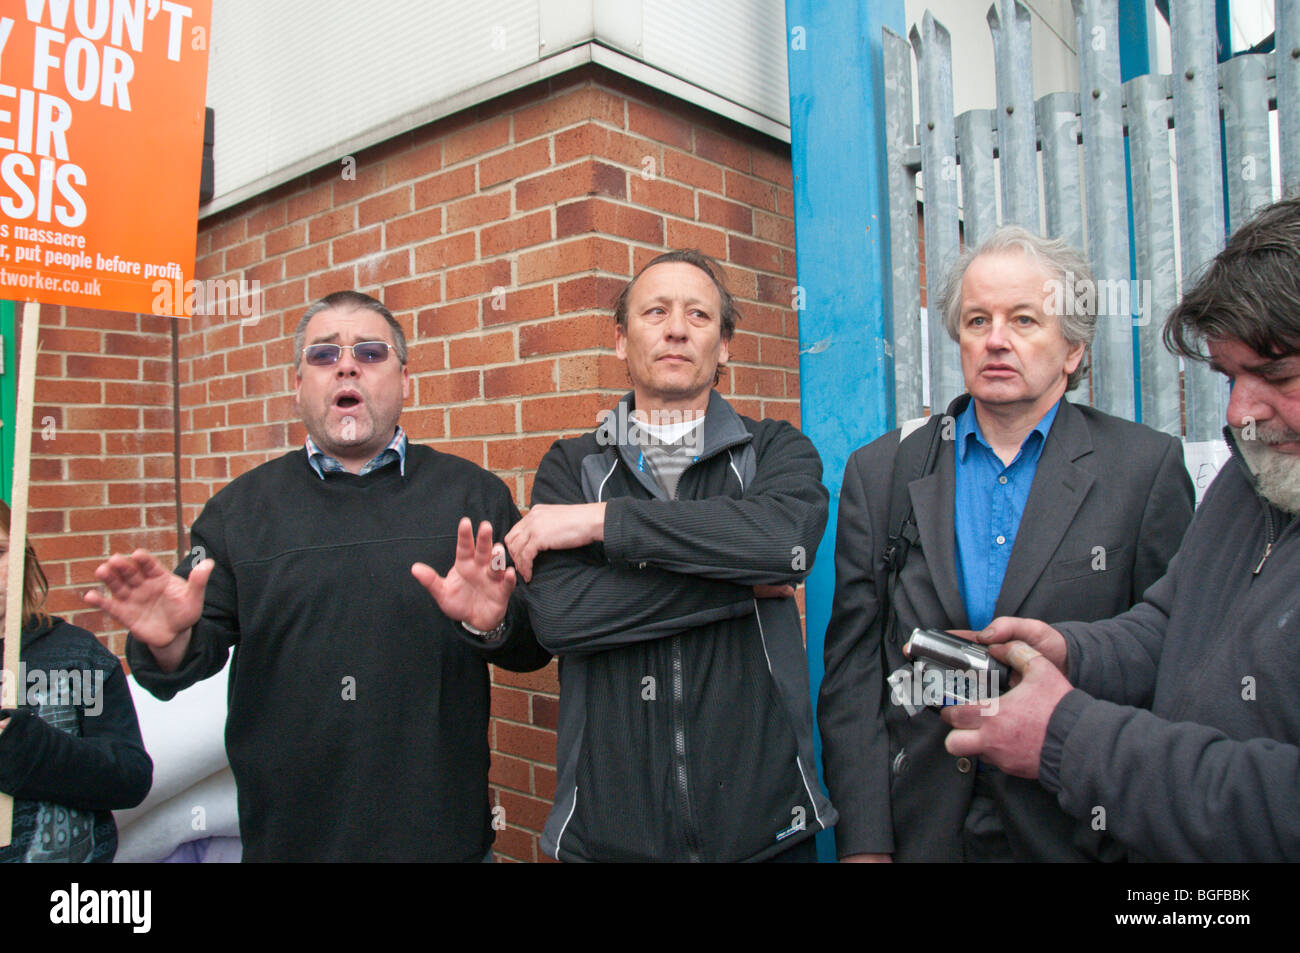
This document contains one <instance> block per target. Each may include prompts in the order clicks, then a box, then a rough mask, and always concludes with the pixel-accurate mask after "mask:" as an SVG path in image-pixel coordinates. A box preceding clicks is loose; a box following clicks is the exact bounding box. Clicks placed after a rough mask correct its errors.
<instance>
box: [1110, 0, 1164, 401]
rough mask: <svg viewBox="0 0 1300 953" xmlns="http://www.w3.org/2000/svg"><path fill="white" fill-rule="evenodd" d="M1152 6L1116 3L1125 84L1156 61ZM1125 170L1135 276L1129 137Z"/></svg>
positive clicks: (1138, 383)
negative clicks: (1117, 4)
mask: <svg viewBox="0 0 1300 953" xmlns="http://www.w3.org/2000/svg"><path fill="white" fill-rule="evenodd" d="M1155 15H1156V13H1155V7H1154V5H1153V4H1152V2H1151V0H1119V78H1120V82H1123V83H1127V82H1128V81H1129V80H1130V79H1132V78H1133V77H1134V76H1145V75H1147V74H1148V73H1150V72H1151V64H1152V63H1153V62H1155V59H1156V29H1155ZM1124 169H1125V171H1126V175H1127V178H1128V180H1129V181H1128V196H1129V201H1128V270H1129V274H1131V275H1132V276H1133V277H1134V278H1135V279H1141V277H1142V276H1141V275H1139V274H1138V273H1137V235H1136V231H1135V229H1134V225H1133V163H1132V159H1131V157H1130V155H1129V145H1128V137H1127V136H1125V137H1124ZM1140 358H1141V345H1140V343H1139V341H1138V336H1137V335H1136V334H1134V335H1133V419H1134V420H1136V421H1139V422H1141V420H1142V362H1141V360H1140Z"/></svg>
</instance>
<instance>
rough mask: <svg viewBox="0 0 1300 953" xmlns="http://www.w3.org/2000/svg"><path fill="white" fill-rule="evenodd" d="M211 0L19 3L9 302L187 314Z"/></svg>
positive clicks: (5, 248) (6, 69) (12, 83)
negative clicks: (186, 304)
mask: <svg viewBox="0 0 1300 953" xmlns="http://www.w3.org/2000/svg"><path fill="white" fill-rule="evenodd" d="M211 17H212V3H211V0H184V2H183V3H182V2H172V0H7V2H6V3H5V4H4V7H3V13H2V14H0V298H9V299H13V300H18V301H40V302H44V303H47V304H69V305H79V306H81V307H87V308H98V309H104V310H109V311H133V312H140V313H145V314H149V313H152V314H165V315H172V316H175V317H180V316H183V315H184V314H185V309H184V304H185V295H184V294H182V293H177V292H178V291H179V290H180V289H184V288H185V287H186V283H187V282H189V281H191V280H192V278H193V272H194V236H195V231H196V228H197V224H198V203H199V176H200V168H201V162H202V151H203V102H204V92H205V88H206V84H207V65H208V29H209V24H210V21H211Z"/></svg>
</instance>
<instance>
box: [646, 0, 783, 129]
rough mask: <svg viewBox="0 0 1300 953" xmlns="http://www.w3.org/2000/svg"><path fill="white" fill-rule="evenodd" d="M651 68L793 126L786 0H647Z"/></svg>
mask: <svg viewBox="0 0 1300 953" xmlns="http://www.w3.org/2000/svg"><path fill="white" fill-rule="evenodd" d="M642 17H643V23H644V41H643V42H644V46H643V49H644V55H643V58H644V59H645V61H646V62H647V63H649V64H650V65H651V66H655V67H658V68H659V69H661V70H663V71H664V72H665V73H668V74H670V75H672V76H677V77H680V78H681V79H684V80H686V81H687V82H688V83H692V84H694V85H696V86H699V87H700V88H702V89H706V90H709V91H711V92H713V93H716V94H717V95H718V96H721V97H722V98H723V99H728V100H731V101H732V102H734V103H739V104H740V105H742V106H744V107H745V108H747V109H750V110H753V111H754V112H756V113H759V114H760V115H763V116H766V117H768V118H769V119H774V120H776V121H777V122H779V123H781V124H782V125H784V126H787V127H788V126H789V125H790V94H789V76H788V73H787V71H786V60H785V57H786V29H785V3H784V0H709V2H707V3H701V2H699V0H645V2H644V4H643V5H642Z"/></svg>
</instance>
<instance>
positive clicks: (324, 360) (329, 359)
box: [302, 341, 393, 367]
mask: <svg viewBox="0 0 1300 953" xmlns="http://www.w3.org/2000/svg"><path fill="white" fill-rule="evenodd" d="M392 347H393V345H391V344H389V343H388V342H387V341H362V342H360V343H359V344H308V345H307V346H306V347H305V348H303V349H302V353H303V356H304V357H305V358H306V360H307V363H308V364H311V365H313V366H314V367H328V366H329V365H330V364H337V363H338V362H339V358H340V357H341V356H342V354H343V352H344V351H345V350H348V351H351V352H352V357H353V359H354V360H355V361H356V362H357V363H358V364H382V363H384V361H386V360H388V352H389V351H390V350H391V349H392Z"/></svg>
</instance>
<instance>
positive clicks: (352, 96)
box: [207, 0, 538, 205]
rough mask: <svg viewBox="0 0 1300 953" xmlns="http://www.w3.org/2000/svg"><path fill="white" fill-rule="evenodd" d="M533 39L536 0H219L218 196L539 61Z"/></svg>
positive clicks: (214, 57)
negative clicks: (360, 0)
mask: <svg viewBox="0 0 1300 953" xmlns="http://www.w3.org/2000/svg"><path fill="white" fill-rule="evenodd" d="M537 39H538V38H537V0H475V2H474V3H463V2H455V0H382V2H367V3H354V2H328V3H323V2H319V0H274V2H266V0H217V3H215V4H214V9H213V13H212V46H211V53H210V57H211V58H210V65H209V72H208V102H207V104H208V105H209V106H211V107H213V108H214V109H215V110H216V132H217V134H216V147H215V153H214V157H215V161H216V183H215V184H216V198H215V200H214V203H213V204H214V205H218V204H223V203H222V199H223V197H224V198H225V199H226V200H227V203H226V204H228V200H229V198H230V197H231V196H232V195H239V194H241V193H246V192H247V190H248V188H249V187H250V186H252V185H255V184H261V185H264V186H269V185H271V184H273V180H275V179H277V178H279V180H280V181H284V178H283V177H282V176H285V173H286V170H296V171H293V172H292V174H294V175H296V174H301V172H302V171H305V168H304V167H303V166H304V163H309V164H308V165H307V166H306V167H307V168H310V167H311V166H312V165H320V164H322V163H324V162H327V161H331V160H333V159H336V158H339V157H340V156H341V155H342V154H343V152H342V151H340V147H346V146H347V144H348V143H350V142H352V141H354V140H356V139H357V137H359V136H363V135H364V134H365V133H366V132H367V131H370V130H375V129H379V128H382V127H385V126H387V125H390V124H393V123H394V122H397V121H400V120H401V118H402V117H404V116H407V115H409V114H412V113H415V112H417V111H419V110H420V109H422V108H423V107H427V106H429V105H430V104H434V103H437V102H440V101H443V100H447V99H450V98H452V97H453V96H455V94H457V93H461V92H464V91H466V90H469V89H473V88H475V87H477V86H480V85H481V84H483V83H484V82H486V81H488V80H490V79H492V78H494V77H498V76H502V75H505V74H508V73H510V72H512V71H514V70H516V69H518V68H519V67H521V66H525V65H527V64H530V63H533V62H536V60H537ZM394 131H397V130H396V129H395V130H394ZM285 177H287V176H285ZM259 190H260V189H259Z"/></svg>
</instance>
